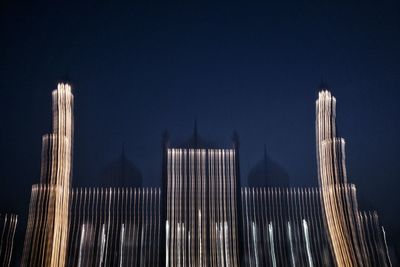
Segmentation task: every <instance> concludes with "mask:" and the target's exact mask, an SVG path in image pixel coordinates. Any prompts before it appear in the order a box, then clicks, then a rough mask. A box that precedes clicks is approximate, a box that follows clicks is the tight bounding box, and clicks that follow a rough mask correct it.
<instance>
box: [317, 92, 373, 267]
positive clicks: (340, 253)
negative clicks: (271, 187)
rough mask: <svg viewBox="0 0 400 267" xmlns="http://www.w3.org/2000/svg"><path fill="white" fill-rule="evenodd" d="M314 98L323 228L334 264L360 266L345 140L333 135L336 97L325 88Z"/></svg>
mask: <svg viewBox="0 0 400 267" xmlns="http://www.w3.org/2000/svg"><path fill="white" fill-rule="evenodd" d="M318 96H319V97H318V100H317V101H316V139H317V147H316V148H317V163H318V178H319V185H320V187H321V199H322V208H323V211H324V215H325V216H324V219H325V220H324V222H325V227H326V228H327V231H328V233H329V237H330V238H329V240H330V245H331V248H332V250H333V254H334V258H335V260H336V264H337V265H338V266H364V263H365V262H368V261H367V260H366V259H365V257H364V256H365V255H362V251H363V248H362V246H361V243H362V242H360V236H359V235H358V224H357V213H358V211H357V210H356V208H355V207H357V202H356V198H354V197H352V190H353V185H350V184H348V183H347V174H346V164H345V141H344V139H343V138H338V137H337V136H336V134H337V133H336V99H335V97H333V96H332V94H331V92H329V91H328V90H322V91H321V92H319V95H318Z"/></svg>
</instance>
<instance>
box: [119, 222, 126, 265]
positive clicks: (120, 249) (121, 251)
mask: <svg viewBox="0 0 400 267" xmlns="http://www.w3.org/2000/svg"><path fill="white" fill-rule="evenodd" d="M124 238H125V224H122V229H121V237H120V239H121V243H120V248H119V266H120V267H121V266H122V262H123V259H124V257H123V256H124V253H123V252H124V251H123V248H124Z"/></svg>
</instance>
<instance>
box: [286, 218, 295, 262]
mask: <svg viewBox="0 0 400 267" xmlns="http://www.w3.org/2000/svg"><path fill="white" fill-rule="evenodd" d="M287 228H288V235H289V245H290V256H291V259H292V266H293V267H294V266H296V260H295V258H294V249H293V238H292V228H291V226H290V221H288V222H287Z"/></svg>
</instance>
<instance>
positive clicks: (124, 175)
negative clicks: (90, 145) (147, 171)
mask: <svg viewBox="0 0 400 267" xmlns="http://www.w3.org/2000/svg"><path fill="white" fill-rule="evenodd" d="M98 182H99V184H101V185H102V186H107V187H109V186H110V187H111V186H113V187H141V186H142V184H143V179H142V173H141V172H140V170H139V169H138V168H137V167H136V166H135V164H133V162H132V161H130V160H129V159H128V158H127V157H126V155H125V151H124V149H122V152H121V155H120V156H119V157H118V158H117V159H116V160H114V161H112V162H111V163H110V164H109V165H107V166H106V167H105V168H104V169H103V171H102V172H101V174H100V177H99V181H98Z"/></svg>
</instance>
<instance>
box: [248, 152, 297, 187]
mask: <svg viewBox="0 0 400 267" xmlns="http://www.w3.org/2000/svg"><path fill="white" fill-rule="evenodd" d="M247 183H248V186H250V187H289V184H290V179H289V175H288V173H287V172H286V170H285V169H284V168H283V167H282V166H281V165H279V164H278V163H277V162H275V161H274V160H272V159H271V158H270V157H269V156H268V155H267V152H266V149H265V150H264V158H263V159H262V160H260V161H259V162H257V163H256V165H255V166H254V167H253V168H252V169H251V170H250V173H249V175H248V177H247Z"/></svg>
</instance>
